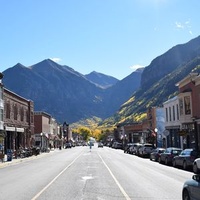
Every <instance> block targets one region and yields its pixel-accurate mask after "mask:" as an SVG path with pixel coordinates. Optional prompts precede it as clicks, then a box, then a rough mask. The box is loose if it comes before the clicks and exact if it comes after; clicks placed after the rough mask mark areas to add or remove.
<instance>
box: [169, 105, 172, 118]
mask: <svg viewBox="0 0 200 200" xmlns="http://www.w3.org/2000/svg"><path fill="white" fill-rule="evenodd" d="M169 121H170V122H171V121H172V111H171V107H169Z"/></svg>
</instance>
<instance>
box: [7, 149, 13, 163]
mask: <svg viewBox="0 0 200 200" xmlns="http://www.w3.org/2000/svg"><path fill="white" fill-rule="evenodd" d="M12 158H13V154H12V150H11V149H8V150H7V161H12Z"/></svg>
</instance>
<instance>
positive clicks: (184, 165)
mask: <svg viewBox="0 0 200 200" xmlns="http://www.w3.org/2000/svg"><path fill="white" fill-rule="evenodd" d="M183 169H184V170H186V169H187V163H186V161H184V162H183Z"/></svg>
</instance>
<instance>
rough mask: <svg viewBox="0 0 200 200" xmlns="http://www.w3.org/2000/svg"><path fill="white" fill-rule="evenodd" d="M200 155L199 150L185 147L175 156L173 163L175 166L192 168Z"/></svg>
mask: <svg viewBox="0 0 200 200" xmlns="http://www.w3.org/2000/svg"><path fill="white" fill-rule="evenodd" d="M197 157H198V152H197V151H196V150H193V149H184V150H183V151H181V153H180V154H179V155H178V156H174V158H173V161H172V164H173V166H174V167H177V166H179V167H182V168H183V169H188V168H192V166H193V162H194V160H195V159H196V158H197Z"/></svg>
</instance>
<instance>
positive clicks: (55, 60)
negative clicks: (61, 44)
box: [50, 58, 61, 63]
mask: <svg viewBox="0 0 200 200" xmlns="http://www.w3.org/2000/svg"><path fill="white" fill-rule="evenodd" d="M50 59H51V60H53V61H54V62H57V63H58V62H60V61H61V58H50Z"/></svg>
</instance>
